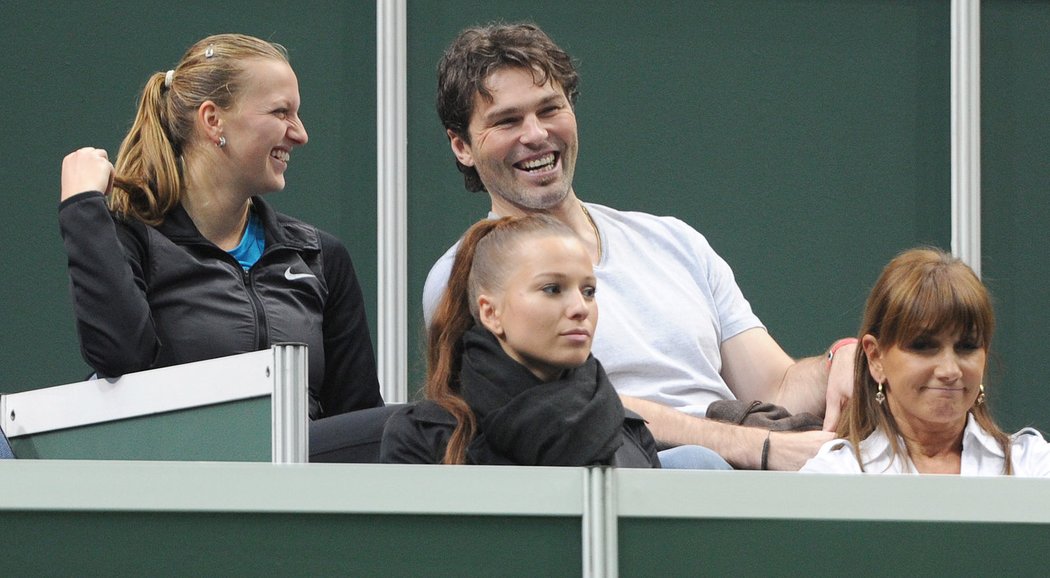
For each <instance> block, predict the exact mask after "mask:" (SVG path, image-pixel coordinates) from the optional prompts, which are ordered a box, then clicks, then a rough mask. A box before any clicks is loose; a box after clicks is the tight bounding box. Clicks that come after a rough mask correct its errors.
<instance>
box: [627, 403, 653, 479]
mask: <svg viewBox="0 0 1050 578" xmlns="http://www.w3.org/2000/svg"><path fill="white" fill-rule="evenodd" d="M624 416H625V418H626V419H624V428H625V430H626V433H627V435H629V436H630V437H631V438H633V439H634V441H635V442H636V443H637V444H638V447H640V448H641V449H642V452H643V453H644V454H645V457H646V458H648V459H649V465H650V466H652V467H654V468H659V467H661V466H660V454H659V452H658V451H657V447H656V438H654V437H653V434H652V432H650V431H649V428H648V426H646V425H645V420H644V419H642V416H640V415H638V414H637V413H634V412H633V411H631V410H629V409H626V408H625V409H624Z"/></svg>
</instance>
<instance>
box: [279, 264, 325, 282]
mask: <svg viewBox="0 0 1050 578" xmlns="http://www.w3.org/2000/svg"><path fill="white" fill-rule="evenodd" d="M307 277H317V276H316V275H314V274H313V273H292V268H291V267H289V268H287V269H285V270H284V278H285V279H287V280H289V281H295V280H298V279H306V278H307Z"/></svg>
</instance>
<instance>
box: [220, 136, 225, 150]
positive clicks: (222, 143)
mask: <svg viewBox="0 0 1050 578" xmlns="http://www.w3.org/2000/svg"><path fill="white" fill-rule="evenodd" d="M225 147H226V137H224V136H222V135H219V148H225Z"/></svg>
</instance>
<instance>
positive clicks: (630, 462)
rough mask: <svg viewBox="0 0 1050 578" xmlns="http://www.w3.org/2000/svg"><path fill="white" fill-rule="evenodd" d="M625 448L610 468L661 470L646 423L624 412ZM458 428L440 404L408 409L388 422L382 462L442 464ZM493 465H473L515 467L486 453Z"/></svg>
mask: <svg viewBox="0 0 1050 578" xmlns="http://www.w3.org/2000/svg"><path fill="white" fill-rule="evenodd" d="M624 413H625V415H624V420H623V433H622V435H621V437H622V438H623V445H621V446H620V448H619V449H618V450H616V454H615V455H614V456H613V460H612V463H611V464H609V465H612V466H616V467H621V468H658V467H660V459H659V458H658V457H657V454H656V442H655V441H654V440H653V435H652V434H651V433H649V428H647V427H646V426H645V421H644V420H643V419H642V418H641V416H639V415H638V414H636V413H634V412H633V411H631V410H629V409H625V410H624ZM455 427H456V419H455V418H454V417H452V414H450V413H448V412H447V411H445V409H444V408H443V407H441V406H439V405H438V404H436V403H434V402H432V401H429V400H424V401H421V402H417V403H413V404H409V405H406V406H405V407H403V408H401V409H400V410H398V411H397V412H396V413H395V414H394V415H392V416H390V419H388V420H387V422H386V429H385V430H384V431H383V442H382V445H381V447H380V451H379V461H381V462H383V463H388V464H440V463H441V460H442V459H444V457H445V448H446V447H447V446H448V440H449V438H450V437H451V436H452V430H453V429H455ZM485 454H486V455H488V456H490V457H491V458H492V459H493V461H491V462H486V463H484V464H474V465H516V464H514V463H513V462H510V461H509V460H507V459H506V458H502V457H501V456H500V455H499V454H498V453H497V452H492V451H490V452H485Z"/></svg>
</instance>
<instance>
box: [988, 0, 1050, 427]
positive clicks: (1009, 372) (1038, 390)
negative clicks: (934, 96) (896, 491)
mask: <svg viewBox="0 0 1050 578" xmlns="http://www.w3.org/2000/svg"><path fill="white" fill-rule="evenodd" d="M981 7H982V8H981V10H982V11H981V18H982V20H981V23H982V25H981V43H982V51H981V133H982V134H981V136H982V138H981V141H982V142H981V187H982V206H981V209H982V210H981V218H982V223H981V233H982V234H981V250H982V253H983V262H982V272H983V275H984V279H985V281H986V282H987V284H988V286H989V287H990V288H991V290H992V293H993V295H994V296H995V297H996V303H995V305H996V314H997V316H998V320H997V321H998V331H997V334H998V337H997V342H996V343H995V344H994V349H995V351H996V355H995V359H993V362H992V363H993V368H994V371H993V379H992V380H991V384H990V385H988V386H987V387H988V388H989V392H990V394H991V395H992V396H993V397H992V400H993V401H994V402H996V403H997V404H998V405H997V406H996V407H998V409H999V411H998V412H997V413H998V414H999V417H1000V420H1001V421H1002V422H1003V425H1004V426H1009V427H1008V428H1007V429H1008V430H1009V431H1012V430H1015V429H1017V428H1020V427H1021V426H1024V425H1035V426H1036V427H1038V428H1040V429H1041V430H1043V431H1044V432H1047V431H1050V387H1047V376H1048V375H1050V358H1048V356H1047V351H1048V346H1047V344H1046V339H1045V338H1044V335H1045V331H1046V328H1047V327H1050V259H1048V258H1047V249H1048V244H1047V239H1048V238H1047V233H1046V231H1047V227H1048V226H1050V202H1048V195H1050V163H1048V162H1047V160H1048V158H1050V144H1048V143H1050V135H1048V133H1047V130H1048V127H1050V124H1048V119H1050V95H1048V94H1047V89H1048V87H1050V50H1048V44H1047V39H1048V38H1050V4H1047V3H1046V2H1024V1H1018V0H985V1H984V2H982V3H981ZM998 387H1001V388H1002V389H998Z"/></svg>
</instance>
